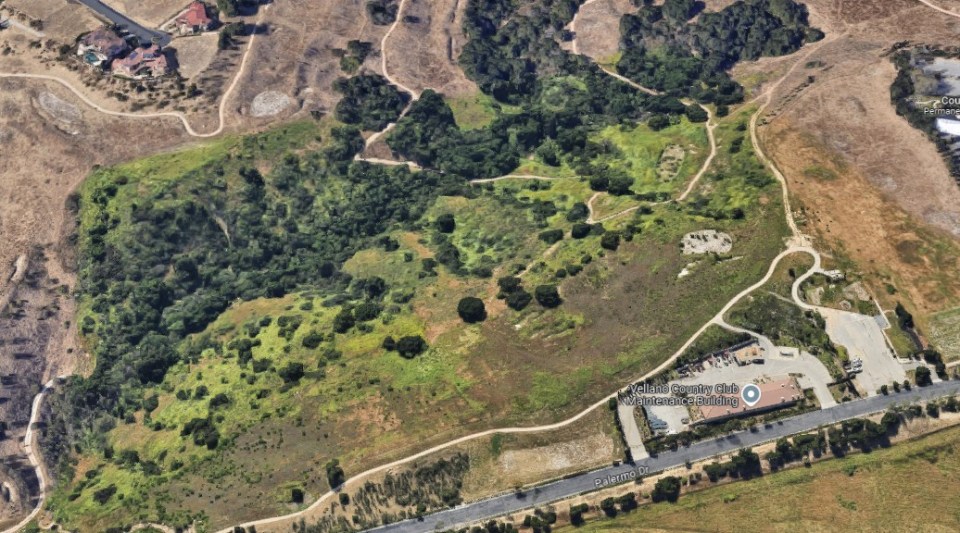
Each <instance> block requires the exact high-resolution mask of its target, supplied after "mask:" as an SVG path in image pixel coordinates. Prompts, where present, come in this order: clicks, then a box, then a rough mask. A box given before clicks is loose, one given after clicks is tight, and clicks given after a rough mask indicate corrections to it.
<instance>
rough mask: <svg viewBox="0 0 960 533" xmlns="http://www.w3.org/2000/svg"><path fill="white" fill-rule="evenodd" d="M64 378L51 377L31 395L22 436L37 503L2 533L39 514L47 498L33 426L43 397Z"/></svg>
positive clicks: (15, 530) (20, 525)
mask: <svg viewBox="0 0 960 533" xmlns="http://www.w3.org/2000/svg"><path fill="white" fill-rule="evenodd" d="M66 378H67V376H60V377H58V378H54V379H51V380H50V381H48V382H46V383H45V384H44V385H43V388H42V389H40V392H39V393H37V395H36V396H34V397H33V405H32V406H31V407H30V421H29V422H28V423H27V433H26V434H25V435H24V436H23V448H24V452H26V454H27V459H29V460H30V465H31V466H33V470H34V472H35V473H36V475H37V485H38V489H39V497H38V499H37V505H36V506H35V507H34V508H33V511H30V514H28V515H27V516H25V517H24V518H23V520H21V521H20V523H18V524H17V525H15V526H13V527H11V528H8V529H6V530H4V531H3V533H15V532H17V531H20V530H22V529H23V528H25V527H26V526H27V524H29V523H30V521H31V520H33V519H34V518H36V516H37V515H38V514H40V510H41V509H43V504H44V503H45V502H46V500H47V486H48V485H49V480H48V479H47V472H46V469H45V468H44V467H43V461H42V460H41V457H40V453H39V451H38V450H37V449H36V444H37V442H36V441H37V436H36V435H35V434H34V432H33V426H34V425H35V424H36V423H37V421H39V419H40V408H41V407H42V406H43V399H44V397H45V396H46V395H47V394H49V393H50V391H51V390H52V389H53V386H54V385H55V384H56V382H57V380H58V379H66Z"/></svg>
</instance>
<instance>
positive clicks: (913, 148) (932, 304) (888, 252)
mask: <svg viewBox="0 0 960 533" xmlns="http://www.w3.org/2000/svg"><path fill="white" fill-rule="evenodd" d="M809 6H810V9H811V19H812V21H813V22H814V24H816V25H818V26H819V27H821V28H823V29H824V30H825V31H826V32H827V34H828V39H829V40H828V41H827V42H825V43H824V44H823V45H822V46H821V47H820V48H819V49H817V51H816V53H814V54H812V55H811V56H810V57H809V58H808V61H810V63H809V65H808V66H807V68H800V69H797V70H796V72H795V73H794V75H793V76H792V78H791V79H789V80H788V81H787V83H784V84H783V85H782V86H781V87H780V90H779V91H778V94H777V95H776V101H775V103H774V105H772V106H771V107H770V112H769V113H768V114H767V116H766V117H765V121H766V122H768V125H766V126H764V127H763V128H761V134H762V136H763V139H764V143H765V145H766V146H767V147H768V148H769V150H770V151H771V154H772V156H773V157H774V159H775V160H776V162H777V164H778V165H780V166H781V168H782V169H783V171H784V173H785V174H786V176H787V178H788V180H789V181H790V186H791V191H792V193H793V194H794V195H795V196H796V197H797V198H798V200H799V202H800V204H801V205H803V206H804V207H805V208H806V213H807V215H808V219H809V220H808V223H809V226H808V228H809V229H808V231H811V232H813V233H815V234H816V235H818V236H819V237H820V238H821V239H822V241H823V242H824V243H825V244H827V245H829V246H830V247H832V248H833V249H834V250H835V251H837V252H839V253H840V254H842V255H843V256H846V257H848V258H850V259H853V260H854V261H855V262H856V263H857V265H858V266H860V267H862V268H864V269H865V270H867V272H868V277H869V278H870V288H871V289H872V292H873V293H874V294H875V295H876V296H878V297H880V298H881V301H882V302H883V303H884V305H885V306H886V305H892V304H893V303H894V302H895V301H896V300H904V301H909V302H910V303H912V304H913V305H914V306H915V307H916V308H917V309H919V310H921V311H922V312H933V311H936V310H939V309H943V308H947V307H951V306H954V305H957V303H958V302H960V269H958V267H960V245H958V242H957V237H960V189H958V187H957V184H956V183H955V182H954V181H953V179H952V178H951V177H950V176H949V174H948V172H947V167H946V165H945V163H944V162H943V161H942V159H941V157H940V156H939V154H938V153H937V151H936V149H935V148H934V146H933V144H932V143H930V142H929V141H928V140H927V139H926V138H925V137H924V136H923V135H922V134H921V133H920V132H918V131H917V130H915V129H914V128H912V127H911V126H910V125H909V124H907V122H906V121H905V120H903V119H901V118H900V117H898V116H897V115H896V113H895V111H894V109H893V106H892V105H891V103H890V97H889V87H890V84H891V83H892V81H893V79H894V76H895V75H896V73H895V70H894V68H893V66H892V65H891V63H890V61H889V59H888V58H887V57H885V53H886V51H887V50H889V48H890V46H892V45H893V44H894V43H896V42H898V41H903V40H910V41H912V42H918V43H921V42H931V43H950V42H953V41H955V40H956V36H957V35H958V33H960V20H957V19H952V18H950V17H948V16H945V15H938V14H937V13H936V12H934V11H932V10H930V9H929V8H927V7H925V6H923V5H922V4H919V3H918V2H914V1H911V0H882V1H881V0H872V1H868V2H857V3H855V4H853V3H850V2H842V1H839V0H811V1H810V2H809ZM766 66H767V67H769V66H770V65H766ZM748 70H749V68H747V69H744V71H743V72H740V74H741V75H744V76H746V77H749V76H750V74H749V73H747V71H748ZM888 283H889V284H890V285H892V287H893V288H895V289H896V290H897V291H898V293H897V294H889V292H888V291H887V288H886V285H887V284H888Z"/></svg>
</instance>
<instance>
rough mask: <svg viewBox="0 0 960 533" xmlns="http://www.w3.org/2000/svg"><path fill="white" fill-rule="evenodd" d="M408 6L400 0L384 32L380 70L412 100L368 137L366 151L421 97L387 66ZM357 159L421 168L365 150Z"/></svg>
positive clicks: (412, 163)
mask: <svg viewBox="0 0 960 533" xmlns="http://www.w3.org/2000/svg"><path fill="white" fill-rule="evenodd" d="M406 6H407V0H400V5H399V6H398V7H397V19H396V20H394V21H393V24H391V25H390V29H388V30H387V33H384V34H383V38H382V39H380V70H381V71H383V77H384V78H386V80H387V82H389V83H390V84H392V85H394V86H396V87H397V88H398V89H400V90H401V91H403V92H405V93H407V94H409V95H410V101H409V102H408V103H407V106H406V107H404V108H403V111H401V112H400V115H398V116H397V120H395V121H393V122H391V123H389V124H387V127H385V128H383V129H382V130H380V131H378V132H376V133H374V134H373V135H371V136H369V137H367V140H366V141H364V143H363V150H364V152H365V151H367V150H368V149H369V148H370V147H371V146H373V144H374V143H375V142H377V141H378V140H379V139H380V137H383V136H384V135H386V134H387V133H390V131H391V130H393V128H395V127H396V126H397V122H399V121H400V119H402V118H403V117H405V116H407V113H409V112H410V109H412V108H413V104H414V103H416V101H417V100H419V99H420V94H419V93H417V92H416V91H414V90H413V89H411V88H409V87H407V86H406V85H404V84H403V83H401V82H400V80H398V79H396V78H394V77H393V76H391V75H390V70H389V69H388V68H387V41H389V40H390V35H392V34H393V31H394V30H396V29H397V26H399V25H400V22H401V21H402V20H403V8H404V7H406ZM353 159H354V160H355V161H366V162H368V163H377V164H381V165H390V166H400V165H406V166H408V167H410V168H411V169H413V170H421V167H420V165H418V164H417V163H415V162H413V161H396V160H393V159H380V158H376V157H364V156H363V152H360V153H359V154H357V155H355V156H353Z"/></svg>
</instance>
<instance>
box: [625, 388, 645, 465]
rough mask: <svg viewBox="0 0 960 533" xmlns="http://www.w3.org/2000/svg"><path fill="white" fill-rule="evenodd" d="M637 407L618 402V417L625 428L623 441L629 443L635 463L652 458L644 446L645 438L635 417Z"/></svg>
mask: <svg viewBox="0 0 960 533" xmlns="http://www.w3.org/2000/svg"><path fill="white" fill-rule="evenodd" d="M635 409H636V406H635V405H630V404H624V403H623V402H617V417H618V418H619V419H620V427H621V428H623V440H625V441H627V446H629V447H630V457H633V460H634V461H639V460H641V459H646V458H647V457H650V454H648V453H647V448H646V447H644V445H643V436H642V435H641V434H640V427H639V426H638V425H637V417H636V416H635V415H634V410H635Z"/></svg>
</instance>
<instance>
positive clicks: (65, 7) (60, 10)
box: [3, 0, 103, 42]
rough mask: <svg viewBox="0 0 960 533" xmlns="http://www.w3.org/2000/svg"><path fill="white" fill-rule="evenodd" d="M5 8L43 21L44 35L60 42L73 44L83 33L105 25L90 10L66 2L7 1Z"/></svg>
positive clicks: (54, 0)
mask: <svg viewBox="0 0 960 533" xmlns="http://www.w3.org/2000/svg"><path fill="white" fill-rule="evenodd" d="M3 6H4V7H6V8H9V9H11V10H14V11H16V12H18V13H24V14H25V15H26V16H28V17H30V19H33V20H39V21H41V22H42V23H43V33H44V34H45V35H46V36H47V37H48V38H50V39H54V40H56V41H60V42H72V40H73V39H75V38H76V37H77V36H78V35H80V34H81V33H83V32H87V31H90V30H92V29H94V28H96V27H98V26H101V25H103V23H102V22H100V21H99V20H97V18H96V17H94V16H93V13H92V12H91V11H90V10H89V9H86V8H84V7H83V6H81V5H80V4H77V3H72V2H66V1H64V0H6V1H5V2H3Z"/></svg>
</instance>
